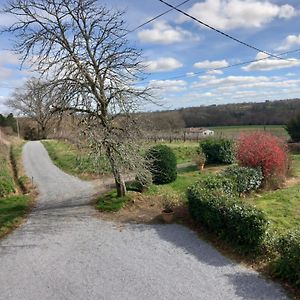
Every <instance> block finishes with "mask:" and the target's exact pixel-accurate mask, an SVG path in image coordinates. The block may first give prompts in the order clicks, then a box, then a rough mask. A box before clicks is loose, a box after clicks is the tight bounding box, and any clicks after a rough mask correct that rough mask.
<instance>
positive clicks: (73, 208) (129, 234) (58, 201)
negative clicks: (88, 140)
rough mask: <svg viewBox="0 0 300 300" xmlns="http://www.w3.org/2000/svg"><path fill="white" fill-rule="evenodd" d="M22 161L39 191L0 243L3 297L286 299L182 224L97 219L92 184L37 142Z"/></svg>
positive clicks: (61, 299) (63, 299)
mask: <svg viewBox="0 0 300 300" xmlns="http://www.w3.org/2000/svg"><path fill="white" fill-rule="evenodd" d="M23 159H24V164H25V169H26V172H27V174H28V176H30V177H33V180H34V182H35V183H36V184H37V186H38V189H39V191H40V196H39V198H38V204H37V206H36V208H35V209H34V210H33V212H32V213H31V215H30V216H29V218H28V220H27V222H26V223H25V224H24V225H23V226H21V227H20V228H19V229H17V230H16V231H14V232H13V233H12V234H10V235H9V236H8V237H7V238H5V239H3V240H1V241H0V299H1V300H2V299H3V300H10V299H14V300H29V299H31V300H41V299H43V300H46V299H51V300H54V299H58V300H66V299H76V300H77V299H84V300H87V299H105V300H106V299H108V300H110V299H112V300H115V299H116V300H118V299H120V300H123V299H130V300H133V299H139V300H144V299H155V300H161V299H188V300H192V299H207V300H217V299H222V300H224V299H230V300H232V299H255V300H258V299H270V300H276V299H287V297H286V296H285V294H284V292H283V291H282V290H281V288H280V287H279V286H278V285H276V284H275V283H273V282H271V281H267V280H265V279H263V278H261V277H260V276H259V275H258V274H257V273H255V272H253V271H250V270H247V269H245V268H244V267H241V266H239V265H237V264H236V263H234V262H232V261H231V260H229V259H227V258H225V257H224V256H222V255H221V254H219V253H218V252H217V251H216V250H214V249H213V248H212V247H211V246H210V245H208V244H207V243H206V242H204V241H202V240H201V239H199V238H198V237H197V235H196V234H195V233H193V232H192V231H190V230H189V229H187V228H185V227H183V226H180V225H130V224H127V225H125V227H121V226H119V225H118V224H115V223H112V222H106V221H102V220H99V219H97V218H96V217H95V216H94V209H93V208H92V206H90V205H89V201H90V200H91V197H92V195H93V194H94V193H95V191H96V189H95V186H94V185H93V184H92V183H87V182H83V181H81V180H79V179H76V178H74V177H72V176H69V175H67V174H65V173H63V172H62V171H60V170H59V169H58V168H57V167H55V166H54V165H53V164H52V162H51V160H50V158H49V156H48V154H47V152H46V150H45V149H44V147H43V146H42V144H41V143H40V142H29V143H27V144H26V145H25V148H24V153H23ZM107 183H109V182H107Z"/></svg>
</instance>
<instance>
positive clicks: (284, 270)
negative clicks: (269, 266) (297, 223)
mask: <svg viewBox="0 0 300 300" xmlns="http://www.w3.org/2000/svg"><path fill="white" fill-rule="evenodd" d="M277 250H278V252H279V254H280V257H279V259H278V260H277V261H276V263H275V265H274V273H275V275H277V276H278V277H281V278H284V279H288V280H290V281H291V282H292V283H293V284H295V285H296V286H297V287H300V229H297V230H294V231H290V232H289V233H288V234H287V235H285V236H283V237H281V238H280V239H279V241H278V244H277Z"/></svg>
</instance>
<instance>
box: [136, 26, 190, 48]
mask: <svg viewBox="0 0 300 300" xmlns="http://www.w3.org/2000/svg"><path fill="white" fill-rule="evenodd" d="M138 37H139V39H140V40H141V41H142V42H146V43H156V44H164V45H169V44H173V43H180V42H182V41H184V40H186V39H195V37H194V36H193V35H192V33H190V32H189V31H186V30H183V29H182V28H180V27H179V26H176V27H172V26H171V25H169V24H167V22H165V21H158V22H155V23H154V24H153V28H152V29H144V30H141V31H139V32H138Z"/></svg>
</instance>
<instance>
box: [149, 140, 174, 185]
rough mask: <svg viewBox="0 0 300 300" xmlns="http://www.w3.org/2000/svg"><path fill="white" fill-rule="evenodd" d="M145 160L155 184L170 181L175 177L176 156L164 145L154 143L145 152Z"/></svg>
mask: <svg viewBox="0 0 300 300" xmlns="http://www.w3.org/2000/svg"><path fill="white" fill-rule="evenodd" d="M146 160H147V161H148V162H149V164H150V171H151V173H152V179H153V182H154V183H155V184H164V183H170V182H173V181H175V180H176V178H177V162H176V156H175V154H174V152H173V151H172V149H171V148H170V147H168V146H166V145H156V146H154V147H152V148H150V149H149V150H148V151H147V153H146Z"/></svg>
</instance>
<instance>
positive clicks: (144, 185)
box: [126, 172, 152, 193]
mask: <svg viewBox="0 0 300 300" xmlns="http://www.w3.org/2000/svg"><path fill="white" fill-rule="evenodd" d="M151 184H152V175H151V173H150V172H143V174H137V175H136V176H135V180H134V181H133V182H131V183H129V184H126V187H127V189H128V190H129V191H135V192H139V193H143V192H145V191H146V190H147V189H148V188H149V187H150V185H151Z"/></svg>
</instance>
